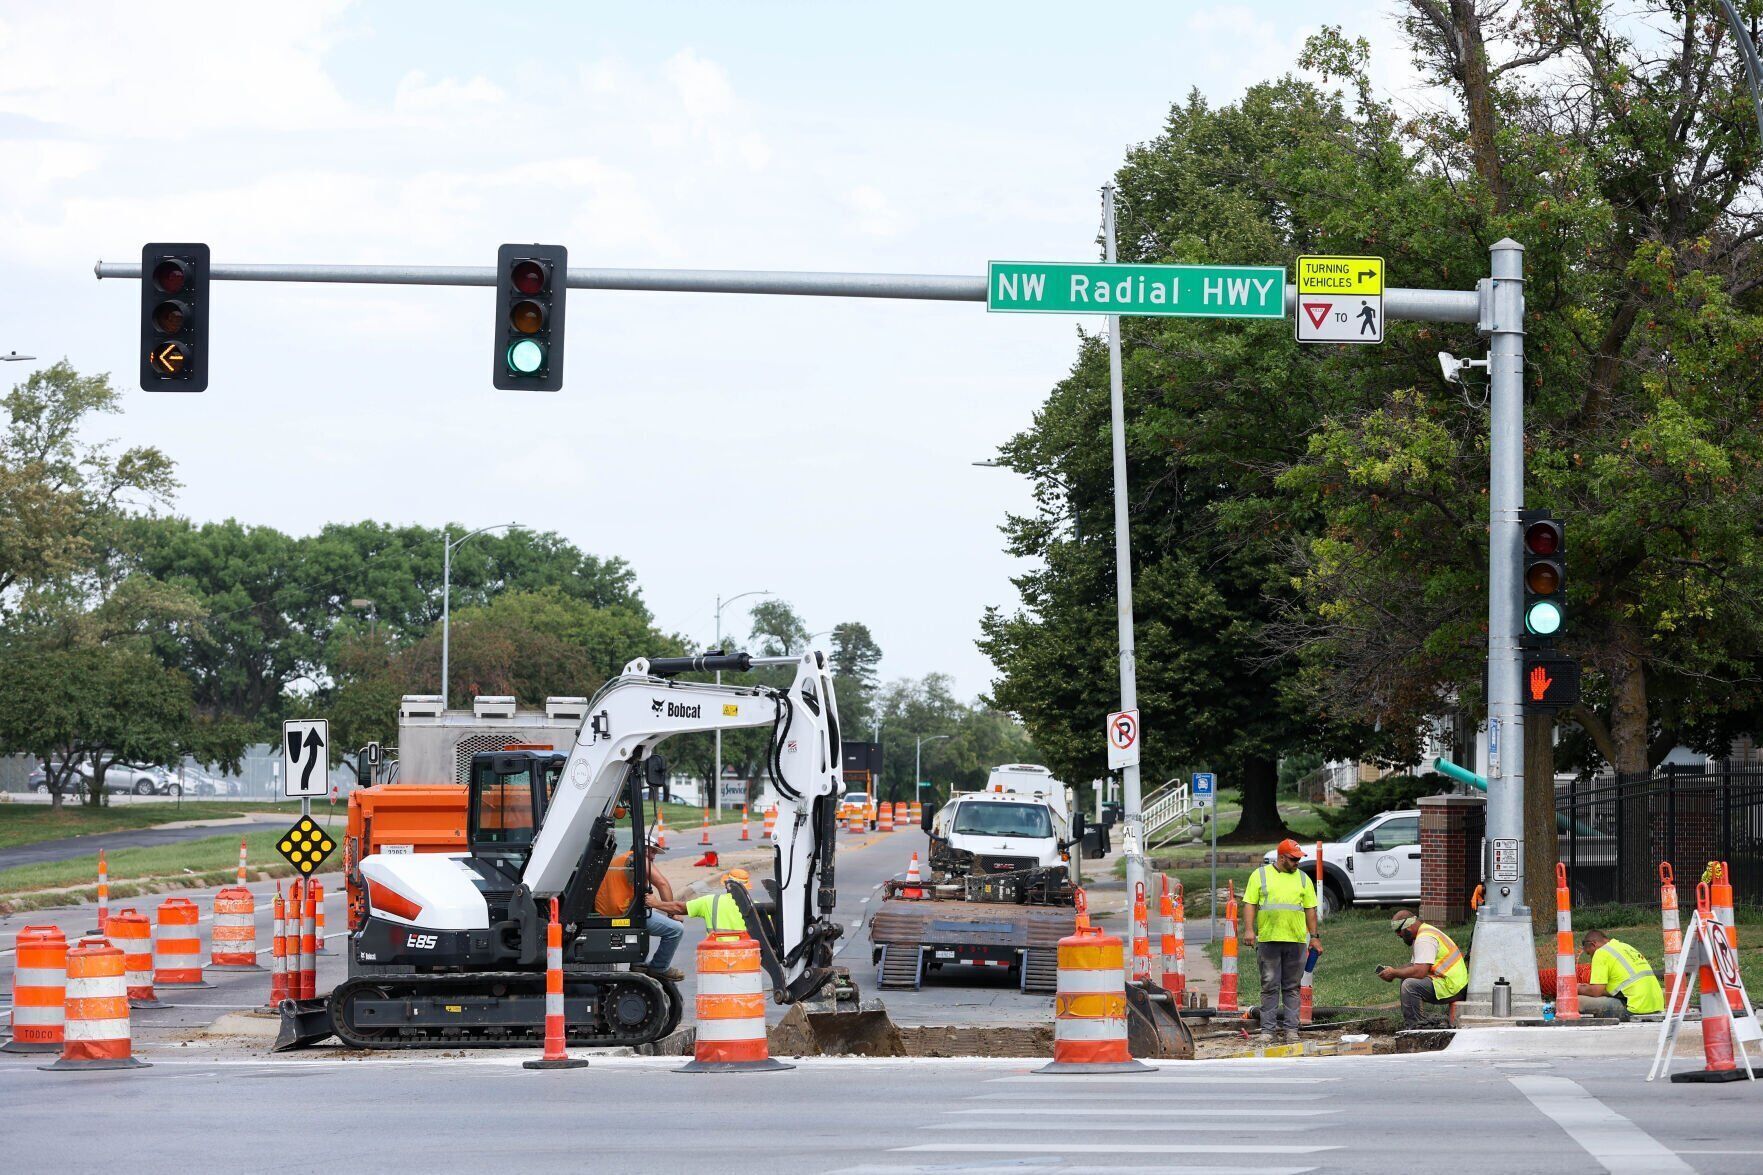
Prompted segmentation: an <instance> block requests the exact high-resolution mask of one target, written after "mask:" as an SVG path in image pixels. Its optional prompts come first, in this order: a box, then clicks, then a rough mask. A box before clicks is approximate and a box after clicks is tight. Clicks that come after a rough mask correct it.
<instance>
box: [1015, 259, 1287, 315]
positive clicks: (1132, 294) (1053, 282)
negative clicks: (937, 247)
mask: <svg viewBox="0 0 1763 1175" xmlns="http://www.w3.org/2000/svg"><path fill="white" fill-rule="evenodd" d="M989 270H990V271H989V273H988V275H987V277H986V309H987V310H997V311H1002V312H1006V313H1013V314H1139V315H1162V316H1166V317H1176V318H1284V317H1285V314H1286V271H1285V268H1284V267H1283V266H1278V265H1109V264H1107V263H1105V262H1100V261H1097V262H1089V263H1087V264H1067V263H1065V262H1062V261H994V262H992V263H991V265H990V267H989Z"/></svg>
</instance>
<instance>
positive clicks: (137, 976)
mask: <svg viewBox="0 0 1763 1175" xmlns="http://www.w3.org/2000/svg"><path fill="white" fill-rule="evenodd" d="M109 939H110V942H111V943H112V944H114V945H115V947H116V949H117V950H119V951H121V952H122V961H123V976H124V978H125V983H124V987H125V989H126V994H127V996H128V1001H129V1006H130V1007H131V1008H157V1007H158V1006H159V995H158V993H156V992H155V991H154V990H153V924H152V923H150V922H148V921H147V915H145V914H143V913H141V912H140V911H138V910H135V909H133V908H131V907H127V906H125V907H123V908H122V909H120V910H118V911H117V912H116V913H114V914H112V915H111V916H110V935H109Z"/></svg>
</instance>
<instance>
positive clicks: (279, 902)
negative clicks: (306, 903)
mask: <svg viewBox="0 0 1763 1175" xmlns="http://www.w3.org/2000/svg"><path fill="white" fill-rule="evenodd" d="M273 909H274V914H275V917H274V919H273V920H272V921H271V922H270V940H269V942H270V948H269V950H270V975H269V1004H268V1007H267V1008H266V1010H267V1011H275V1010H276V1009H278V1008H280V1007H281V1006H282V1001H283V1000H290V999H293V998H294V995H293V990H292V989H291V988H290V987H289V985H288V976H289V970H288V915H287V902H286V901H285V900H283V898H282V884H281V882H279V881H278V882H276V886H275V906H274V907H273Z"/></svg>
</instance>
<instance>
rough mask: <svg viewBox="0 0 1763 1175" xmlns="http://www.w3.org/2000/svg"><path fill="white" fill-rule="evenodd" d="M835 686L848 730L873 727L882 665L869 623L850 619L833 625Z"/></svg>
mask: <svg viewBox="0 0 1763 1175" xmlns="http://www.w3.org/2000/svg"><path fill="white" fill-rule="evenodd" d="M832 638H833V639H832V656H831V661H832V666H833V688H834V689H836V690H837V691H838V694H839V721H840V723H841V724H842V725H843V726H844V727H845V729H846V730H847V731H850V732H854V733H861V732H864V731H867V730H868V729H869V728H870V723H871V721H872V719H873V715H874V710H875V691H876V685H877V682H878V680H879V678H878V672H879V670H880V667H881V659H882V651H881V646H880V645H878V644H876V642H875V637H874V636H873V635H872V634H871V633H870V631H869V626H868V625H867V624H863V623H860V622H858V621H855V620H847V621H846V622H845V623H843V624H837V625H834V626H833V631H832Z"/></svg>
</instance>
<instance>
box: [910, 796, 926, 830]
mask: <svg viewBox="0 0 1763 1175" xmlns="http://www.w3.org/2000/svg"><path fill="white" fill-rule="evenodd" d="M907 812H908V813H909V814H910V815H911V817H912V826H913V827H914V828H917V827H918V826H919V825H921V824H923V823H924V804H923V803H922V802H921V801H919V800H913V801H912V805H911V807H910V808H908V809H907Z"/></svg>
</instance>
